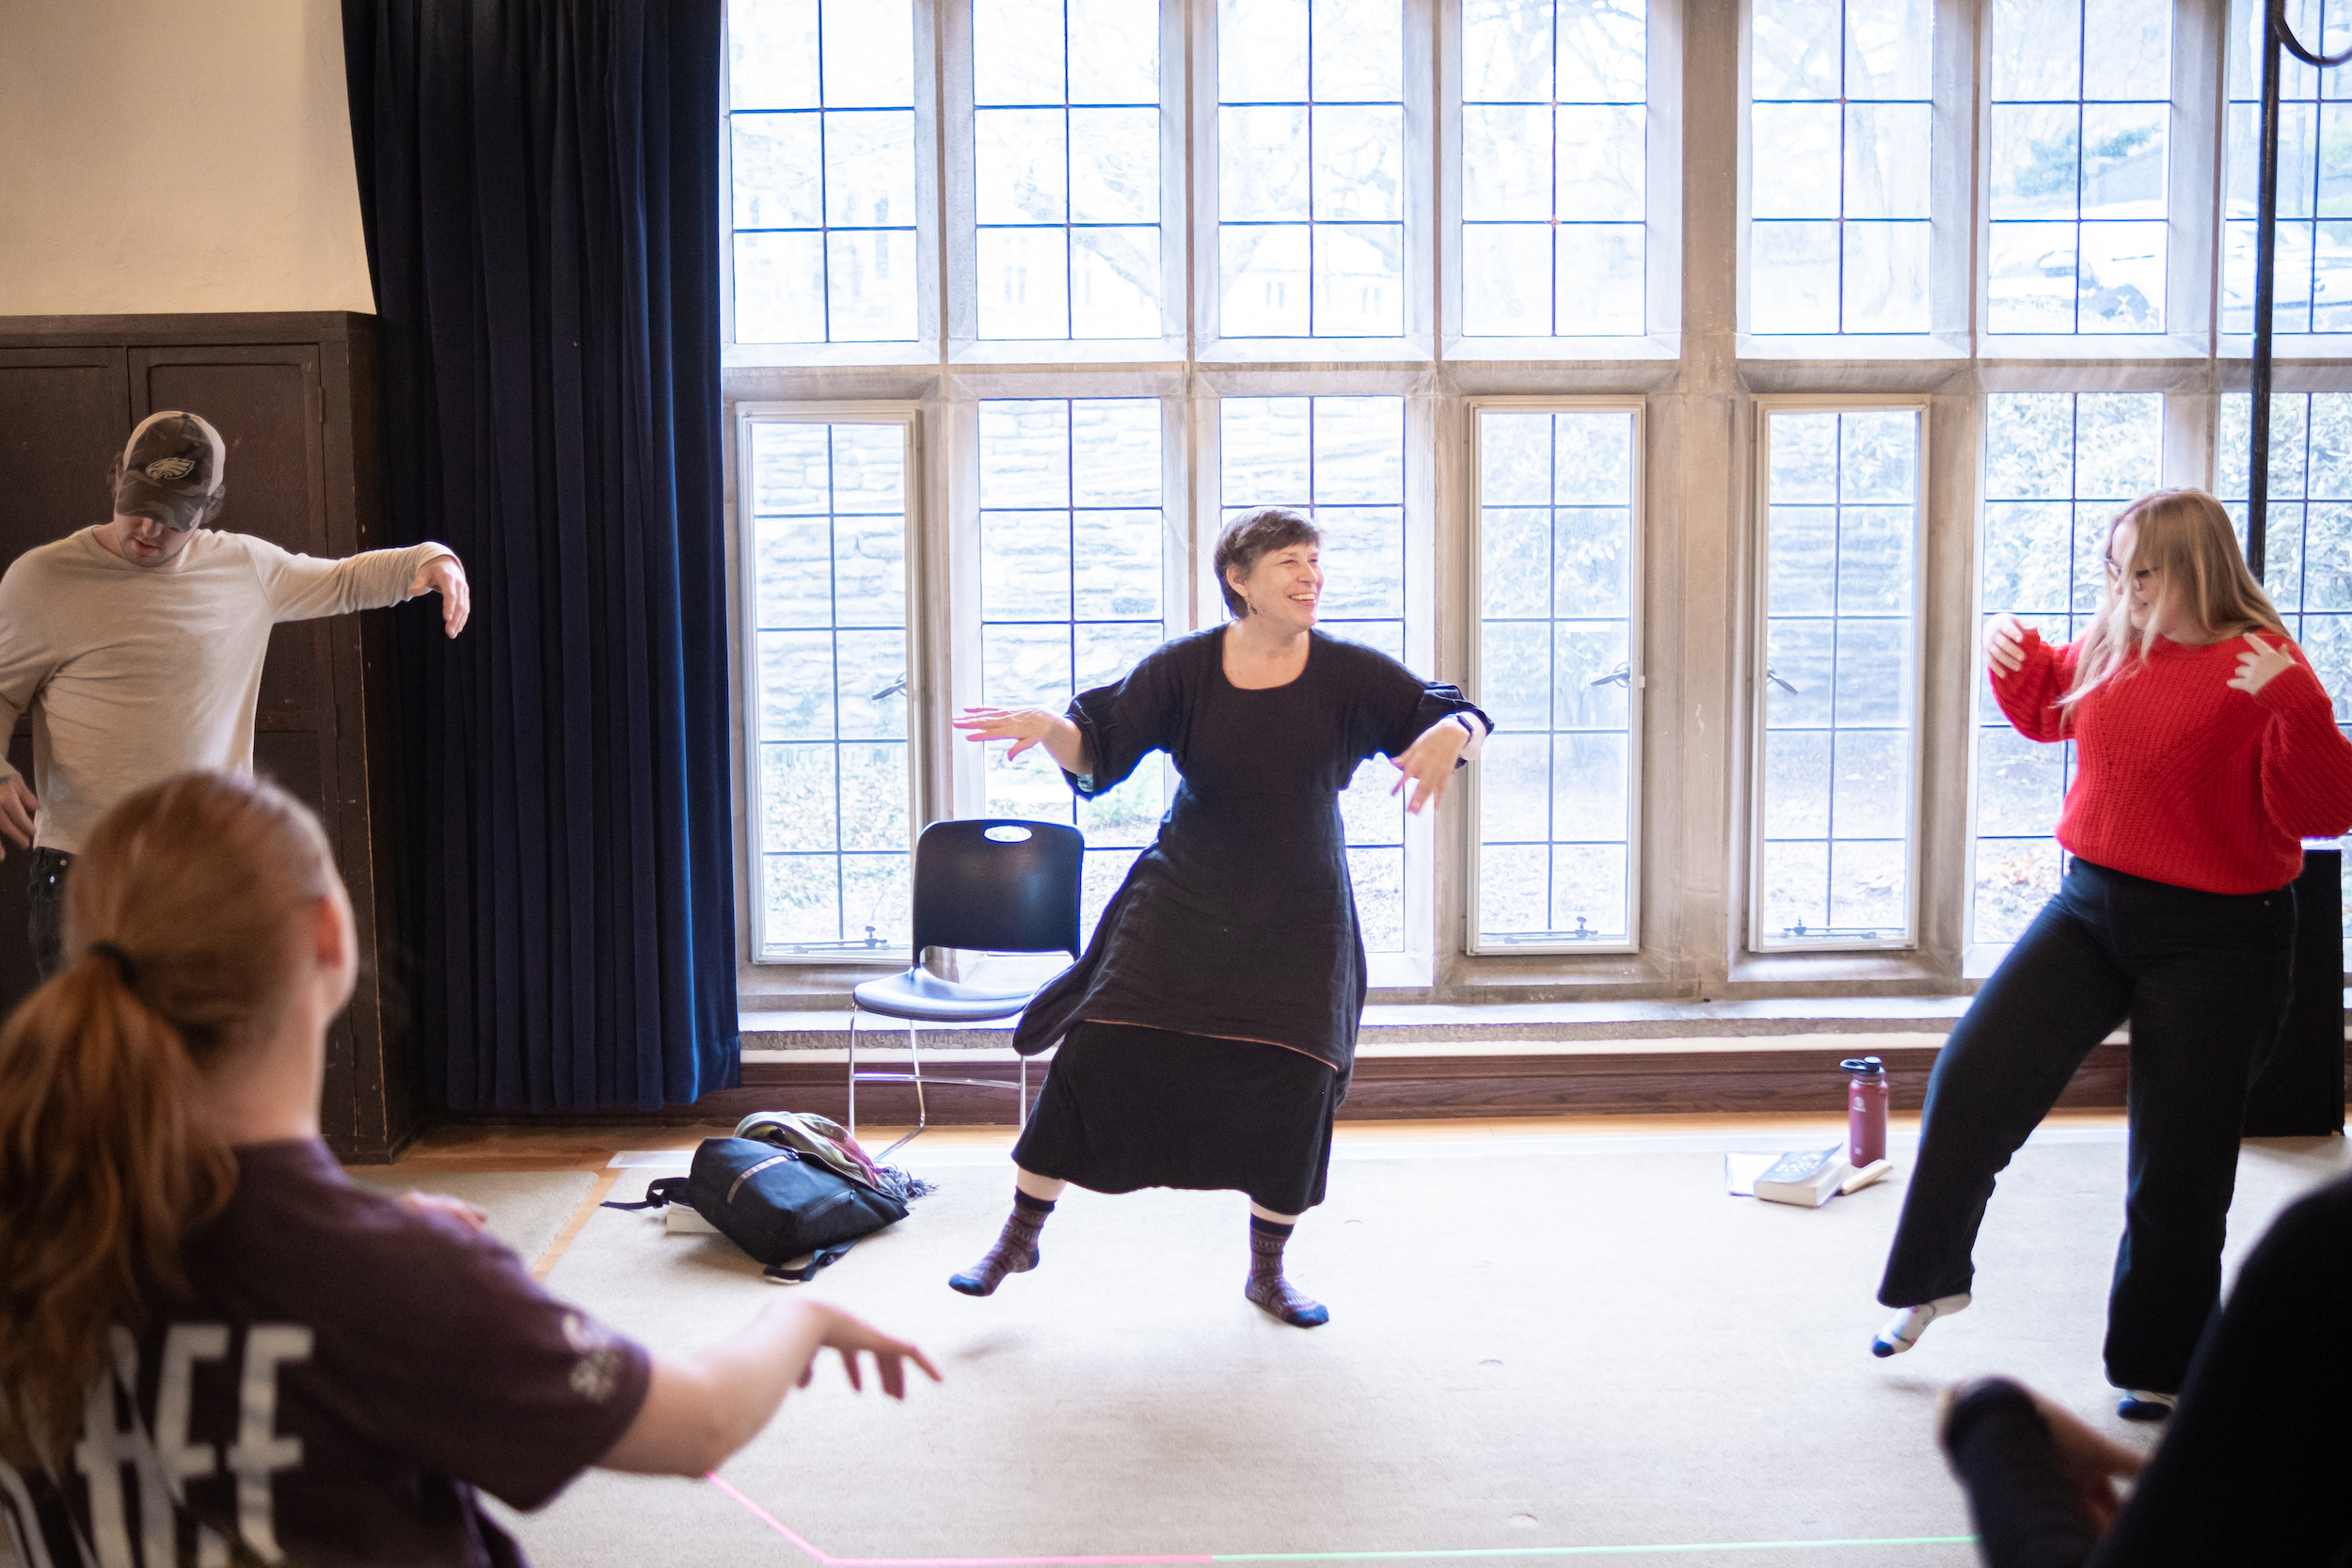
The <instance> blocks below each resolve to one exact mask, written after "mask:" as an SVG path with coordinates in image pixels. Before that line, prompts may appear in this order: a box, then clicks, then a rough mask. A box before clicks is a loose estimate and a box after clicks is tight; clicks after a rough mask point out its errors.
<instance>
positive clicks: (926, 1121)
mask: <svg viewBox="0 0 2352 1568" xmlns="http://www.w3.org/2000/svg"><path fill="white" fill-rule="evenodd" d="M907 1068H908V1072H907V1076H908V1078H909V1079H911V1080H912V1081H913V1082H914V1130H913V1131H912V1132H908V1133H907V1134H906V1135H905V1136H904V1137H902V1138H899V1139H898V1142H896V1143H893V1144H892V1145H891V1146H890V1147H889V1148H885V1149H883V1150H882V1152H881V1153H880V1154H877V1155H875V1156H874V1158H875V1159H877V1160H887V1159H888V1158H890V1156H891V1155H892V1154H893V1153H895V1152H896V1151H897V1150H898V1147H899V1145H901V1144H909V1143H913V1142H914V1139H915V1138H916V1136H917V1135H918V1134H920V1133H921V1132H922V1131H923V1129H924V1128H926V1127H929V1126H930V1124H931V1115H930V1108H929V1107H928V1106H926V1105H925V1104H924V1103H923V1055H922V1052H921V1051H920V1050H919V1049H918V1048H917V1046H916V1045H915V1041H914V1020H913V1019H909V1020H907Z"/></svg>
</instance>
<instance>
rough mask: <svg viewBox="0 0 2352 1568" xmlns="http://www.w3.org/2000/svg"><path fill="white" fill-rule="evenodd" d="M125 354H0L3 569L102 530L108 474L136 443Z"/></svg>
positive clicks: (11, 350) (31, 350) (102, 350)
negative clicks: (54, 543) (127, 444)
mask: <svg viewBox="0 0 2352 1568" xmlns="http://www.w3.org/2000/svg"><path fill="white" fill-rule="evenodd" d="M125 358H126V356H125V355H124V352H123V351H122V350H121V349H119V348H0V473H5V474H7V475H8V483H7V484H6V485H5V486H0V565H5V563H6V562H11V561H14V560H15V559H16V558H17V557H18V556H20V555H23V554H24V552H25V551H26V550H29V549H31V548H32V547H33V546H35V545H45V544H47V543H48V542H49V541H50V540H52V539H57V538H62V537H63V536H64V535H66V534H69V533H72V531H74V530H75V529H78V528H87V527H88V526H89V525H90V524H92V523H103V522H104V521H105V520H106V519H107V517H108V516H109V515H112V510H113V509H112V508H111V507H110V506H109V505H108V504H107V497H106V470H107V469H108V467H111V466H112V465H113V463H114V460H115V458H116V457H117V456H118V455H119V453H120V452H121V451H122V443H123V442H124V441H125V440H127V439H129V437H130V435H131V398H130V381H129V372H128V369H127V367H126V363H125Z"/></svg>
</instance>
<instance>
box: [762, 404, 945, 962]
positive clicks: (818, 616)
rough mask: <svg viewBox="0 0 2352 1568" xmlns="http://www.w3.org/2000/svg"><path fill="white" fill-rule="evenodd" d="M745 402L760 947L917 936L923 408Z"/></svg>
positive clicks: (861, 944) (768, 953) (815, 953)
mask: <svg viewBox="0 0 2352 1568" xmlns="http://www.w3.org/2000/svg"><path fill="white" fill-rule="evenodd" d="M740 415H741V417H740V418H739V420H738V421H737V424H736V438H737V440H738V442H739V452H740V455H741V469H740V482H739V483H740V486H741V494H742V495H743V497H744V498H745V500H746V503H747V504H746V505H745V507H744V514H745V515H744V522H743V543H744V549H743V560H744V561H745V562H746V564H747V565H748V566H749V568H750V569H749V571H748V572H747V573H746V574H745V576H746V581H745V583H744V588H745V594H744V603H743V608H742V613H743V615H744V618H745V621H746V623H747V624H748V626H750V628H751V637H750V639H749V653H750V655H751V657H750V660H749V663H750V665H751V668H750V670H749V671H748V672H747V676H748V678H747V681H746V685H747V687H748V688H749V695H750V698H751V708H752V712H751V714H750V715H749V716H748V717H749V721H750V722H751V723H752V725H753V726H754V741H753V744H751V745H750V746H748V747H747V748H746V752H747V753H748V755H747V757H746V762H747V769H746V770H747V772H748V774H749V781H748V782H749V784H750V786H751V788H750V794H751V800H752V802H753V806H754V811H753V813H752V820H753V822H754V824H755V826H754V829H753V833H754V838H755V844H754V857H755V866H756V872H757V877H758V883H759V885H758V890H757V896H756V898H755V901H754V903H753V909H754V911H755V916H754V929H753V949H754V952H755V954H756V955H757V956H759V957H761V958H824V957H829V956H842V955H857V954H872V953H883V954H887V953H901V954H902V953H904V952H905V951H906V947H907V944H908V942H910V941H911V940H912V932H911V931H910V930H909V928H908V905H907V895H908V874H909V859H910V858H909V854H908V849H909V846H910V832H909V828H910V822H909V817H908V811H909V807H910V806H911V804H912V795H911V783H910V781H911V777H912V766H911V758H910V755H909V742H910V732H909V729H908V726H907V708H908V702H907V691H908V685H909V672H910V669H911V665H910V663H909V660H908V648H907V599H908V594H907V515H908V507H907V498H908V492H909V485H908V483H907V478H908V468H909V465H910V462H911V460H912V457H913V446H914V436H913V425H912V420H911V419H910V417H909V416H907V415H905V414H882V413H880V412H878V411H859V412H857V413H847V412H843V413H837V414H826V413H818V414H802V415H796V414H793V413H790V412H787V411H781V410H762V409H761V408H759V407H758V406H757V405H746V406H745V407H743V408H742V409H741V410H740Z"/></svg>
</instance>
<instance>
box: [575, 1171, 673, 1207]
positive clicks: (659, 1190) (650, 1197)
mask: <svg viewBox="0 0 2352 1568" xmlns="http://www.w3.org/2000/svg"><path fill="white" fill-rule="evenodd" d="M688 1180H689V1178H687V1177H683V1176H665V1177H663V1178H661V1179H660V1180H658V1181H648V1182H646V1183H645V1201H644V1202H643V1203H599V1204H597V1205H596V1207H597V1208H599V1209H659V1208H660V1207H661V1206H662V1205H663V1204H666V1203H684V1202H685V1201H686V1183H687V1181H688Z"/></svg>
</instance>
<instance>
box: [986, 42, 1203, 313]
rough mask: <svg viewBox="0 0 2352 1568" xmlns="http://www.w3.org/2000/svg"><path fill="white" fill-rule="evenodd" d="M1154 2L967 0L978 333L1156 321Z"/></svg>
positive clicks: (1158, 176) (1157, 88) (1157, 75)
mask: <svg viewBox="0 0 2352 1568" xmlns="http://www.w3.org/2000/svg"><path fill="white" fill-rule="evenodd" d="M1159 28H1160V19H1159V7H1158V6H1157V5H1155V4H1153V3H1152V0H975V3H974V5H973V8H972V99H973V110H972V162H973V177H972V192H973V212H974V218H975V221H976V224H977V232H976V252H975V259H974V267H975V271H976V273H977V279H978V287H977V293H978V303H979V320H978V336H980V337H982V338H991V339H993V338H1028V339H1053V338H1063V339H1105V338H1108V339H1118V338H1130V339H1149V338H1157V337H1159V336H1160V334H1161V331H1162V325H1163V324H1162V322H1161V319H1160V295H1161V282H1162V280H1161V276H1160V259H1161V233H1160V216H1161V200H1162V190H1161V168H1160V52H1159Z"/></svg>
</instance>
